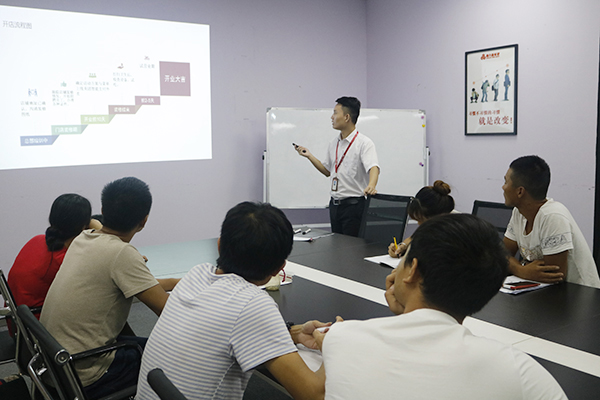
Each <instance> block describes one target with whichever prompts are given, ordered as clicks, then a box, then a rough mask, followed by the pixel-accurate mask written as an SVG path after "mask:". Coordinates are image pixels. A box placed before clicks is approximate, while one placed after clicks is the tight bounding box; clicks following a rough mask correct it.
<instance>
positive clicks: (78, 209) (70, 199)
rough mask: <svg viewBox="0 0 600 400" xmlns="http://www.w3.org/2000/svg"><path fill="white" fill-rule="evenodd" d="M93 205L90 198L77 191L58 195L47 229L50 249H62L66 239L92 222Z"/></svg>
mask: <svg viewBox="0 0 600 400" xmlns="http://www.w3.org/2000/svg"><path fill="white" fill-rule="evenodd" d="M91 216H92V206H91V204H90V202H89V200H88V199H86V198H85V197H83V196H80V195H78V194H75V193H65V194H61V195H60V196H58V197H57V198H56V199H55V200H54V202H53V203H52V207H51V208H50V216H49V217H48V222H50V226H49V227H48V229H46V247H47V248H48V251H56V250H60V249H62V248H63V247H64V245H65V241H67V240H68V239H71V238H73V237H75V236H77V235H79V234H80V233H81V231H82V230H84V229H85V228H86V227H87V226H88V225H89V223H90V219H91Z"/></svg>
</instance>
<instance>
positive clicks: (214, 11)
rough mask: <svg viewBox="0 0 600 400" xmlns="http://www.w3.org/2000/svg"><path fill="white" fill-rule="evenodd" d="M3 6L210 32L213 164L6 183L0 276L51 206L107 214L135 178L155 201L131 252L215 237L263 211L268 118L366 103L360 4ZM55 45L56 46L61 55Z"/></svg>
mask: <svg viewBox="0 0 600 400" xmlns="http://www.w3.org/2000/svg"><path fill="white" fill-rule="evenodd" d="M1 3H2V4H3V5H14V6H26V7H37V8H48V9H59V10H69V11H80V12H90V13H99V14H112V15H122V16H128V17H142V18H153V19H165V20H171V21H183V22H197V23H204V24H209V25H210V35H211V69H212V82H211V84H212V113H213V120H212V123H213V159H212V160H209V161H195V162H194V161H190V162H165V163H145V164H121V165H105V166H84V167H69V168H46V169H29V170H13V171H0V188H1V189H0V223H1V229H0V268H2V269H4V270H5V271H7V269H8V268H10V266H11V265H12V262H13V260H14V258H15V256H16V255H17V253H18V251H19V250H20V248H21V247H22V246H23V244H25V242H26V241H27V240H29V239H30V238H31V237H32V236H33V235H36V234H40V233H43V232H44V230H45V229H46V227H47V218H48V213H49V210H50V205H51V203H52V201H53V200H54V199H55V198H56V197H57V196H58V195H60V194H61V193H65V192H77V193H80V194H82V195H83V196H86V197H87V198H89V199H90V201H91V202H92V205H93V209H94V212H100V200H99V198H100V191H101V189H102V187H103V185H104V184H106V183H107V182H109V181H111V180H113V179H116V178H120V177H123V176H130V175H133V176H137V177H139V178H140V179H142V180H144V181H146V182H147V183H148V184H149V185H150V188H151V190H152V193H153V196H154V204H153V207H152V211H151V214H150V219H149V222H148V225H147V226H146V229H144V231H143V232H141V233H139V234H138V235H137V236H136V237H135V239H134V241H133V244H134V245H138V246H143V245H151V244H159V243H170V242H180V241H189V240H196V239H203V238H210V237H215V236H218V234H219V229H220V224H221V222H222V220H223V218H224V216H225V213H226V211H227V210H228V209H229V208H231V207H232V206H233V205H235V204H236V203H238V202H240V201H242V200H262V187H263V183H262V178H263V175H262V159H261V157H262V152H263V150H264V149H265V145H266V136H265V126H266V124H265V118H266V117H265V116H266V110H267V107H274V106H277V107H318V108H320V107H333V106H334V102H335V99H336V98H337V97H339V96H340V95H346V94H347V95H354V96H357V97H359V98H363V99H364V98H366V95H367V91H366V25H365V22H366V8H365V3H364V1H362V0H331V1H321V0H303V1H293V0H287V1H281V0H253V1H242V0H239V1H231V0H220V1H209V0H203V1H199V0H193V1H192V0H188V1H184V0H177V1H175V0H171V1H168V2H167V1H162V0H152V1H144V2H142V1H131V0H128V1H124V0H105V1H98V2H92V1H86V2H70V1H59V0H12V1H7V0H3V1H1ZM57 45H59V44H57Z"/></svg>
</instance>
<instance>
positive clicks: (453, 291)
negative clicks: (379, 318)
mask: <svg viewBox="0 0 600 400" xmlns="http://www.w3.org/2000/svg"><path fill="white" fill-rule="evenodd" d="M412 238H413V239H412V242H411V244H410V248H409V250H408V253H407V255H406V260H405V267H406V268H408V266H409V265H411V264H412V262H413V259H414V258H416V259H417V269H418V270H419V272H420V274H421V277H422V279H423V281H422V291H423V296H424V298H425V301H426V303H427V304H429V305H431V306H434V307H436V308H438V309H440V310H443V311H445V312H447V313H449V314H451V315H453V316H461V317H465V316H467V315H471V314H473V313H475V312H477V311H479V310H481V309H482V308H483V306H484V305H486V304H487V302H488V301H489V300H490V299H491V298H492V297H494V295H495V294H496V293H498V290H499V289H500V286H502V282H503V281H504V278H506V275H507V273H508V254H507V252H506V249H505V247H504V245H503V243H502V242H501V240H500V237H499V236H498V232H497V231H496V229H495V228H494V227H493V226H492V225H491V224H490V223H489V222H486V221H484V220H482V219H480V218H478V217H476V216H474V215H471V214H444V215H439V216H437V217H433V218H431V219H429V220H427V221H425V222H424V223H423V224H421V225H420V226H419V228H418V229H417V230H416V231H415V233H414V234H413V236H412Z"/></svg>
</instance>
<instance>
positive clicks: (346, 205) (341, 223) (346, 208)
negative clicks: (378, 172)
mask: <svg viewBox="0 0 600 400" xmlns="http://www.w3.org/2000/svg"><path fill="white" fill-rule="evenodd" d="M365 202H366V199H365V198H364V197H362V196H361V197H348V198H346V199H343V200H340V201H339V204H335V203H337V201H336V202H335V203H334V200H333V199H331V200H329V220H330V221H331V231H332V232H334V233H342V234H344V235H349V236H358V231H359V230H360V222H361V220H362V216H363V212H364V210H365Z"/></svg>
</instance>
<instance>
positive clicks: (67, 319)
mask: <svg viewBox="0 0 600 400" xmlns="http://www.w3.org/2000/svg"><path fill="white" fill-rule="evenodd" d="M151 205H152V196H151V194H150V190H149V188H148V185H146V184H145V183H144V182H142V181H140V180H139V179H137V178H122V179H119V180H116V181H114V182H111V183H109V184H108V185H106V186H105V187H104V189H103V190H102V215H103V219H104V226H103V227H102V229H100V230H94V229H91V230H85V231H83V232H82V233H81V234H80V235H79V236H77V237H76V238H75V239H74V240H73V241H72V243H71V245H70V246H69V250H68V251H67V253H66V255H65V258H64V261H63V263H62V266H61V268H60V270H59V271H58V273H57V274H56V278H55V279H54V281H53V282H52V285H51V286H50V290H49V291H48V295H47V297H46V301H45V303H44V307H43V308H42V315H41V317H40V321H41V322H42V324H43V325H44V326H45V327H46V328H47V329H48V331H49V332H50V334H52V335H53V336H54V337H55V338H56V340H57V341H58V342H59V343H60V344H61V345H62V346H64V347H65V349H67V351H69V352H70V353H71V354H73V353H78V352H82V351H84V350H89V349H92V348H95V347H100V346H103V345H106V344H112V343H114V342H116V341H117V338H118V337H119V334H120V333H121V331H122V330H123V329H124V327H125V326H126V323H127V317H128V315H129V309H130V308H131V303H132V301H133V296H136V297H137V298H138V299H139V300H140V301H142V302H143V303H144V304H146V305H147V306H148V307H149V308H150V309H152V311H154V312H155V313H156V314H160V312H161V311H162V309H163V307H164V305H165V303H166V301H167V298H168V294H167V293H166V290H171V289H173V287H174V286H175V284H176V283H177V280H174V279H164V280H159V281H157V280H156V279H155V278H154V276H152V274H151V273H150V271H149V270H148V267H147V266H146V262H145V259H144V257H143V256H142V255H141V254H140V253H139V252H138V251H137V250H136V249H135V247H133V246H132V245H130V244H129V242H130V241H131V239H132V238H133V236H134V235H135V234H136V233H137V232H139V231H141V230H142V229H143V228H144V225H145V224H146V221H147V220H148V214H149V212H150V206H151ZM127 339H128V340H132V338H131V337H128V338H127ZM136 339H139V340H137V341H138V342H139V343H140V345H142V346H143V345H144V344H145V341H146V339H142V338H136ZM140 362H141V357H140V355H139V353H138V352H137V350H135V349H131V348H121V349H119V350H118V351H116V352H112V353H110V354H104V355H102V356H99V357H90V358H86V359H85V360H81V361H77V362H76V363H75V366H76V369H77V372H78V374H79V378H80V379H81V382H82V384H83V385H84V387H85V390H86V393H87V395H88V396H89V397H90V398H98V397H101V396H104V395H106V394H108V393H111V392H114V391H116V390H118V389H122V388H125V387H128V386H131V385H134V384H135V383H136V382H137V377H138V373H139V366H140Z"/></svg>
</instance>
